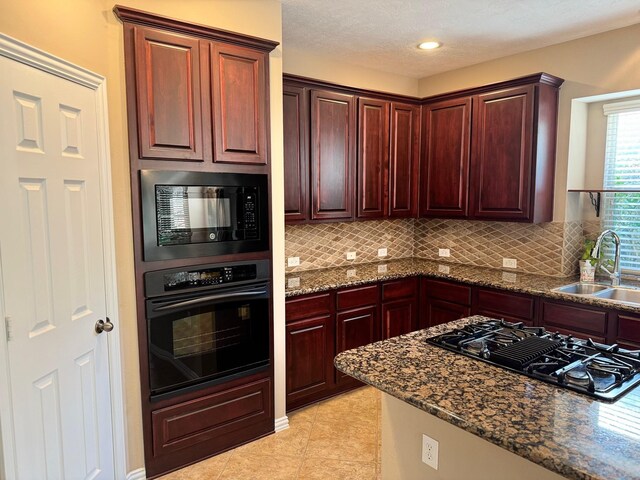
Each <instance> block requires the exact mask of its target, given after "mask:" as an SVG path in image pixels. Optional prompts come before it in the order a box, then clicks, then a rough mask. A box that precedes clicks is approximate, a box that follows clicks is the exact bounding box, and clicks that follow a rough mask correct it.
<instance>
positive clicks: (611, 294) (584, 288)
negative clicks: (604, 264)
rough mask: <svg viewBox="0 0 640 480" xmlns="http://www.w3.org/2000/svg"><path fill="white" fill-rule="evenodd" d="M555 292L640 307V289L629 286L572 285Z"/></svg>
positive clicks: (559, 288)
mask: <svg viewBox="0 0 640 480" xmlns="http://www.w3.org/2000/svg"><path fill="white" fill-rule="evenodd" d="M553 291H554V292H559V293H568V294H569V295H579V296H583V297H592V298H601V299H603V300H611V301H614V302H622V303H632V304H635V305H640V289H638V288H633V287H628V286H624V287H613V286H611V285H600V284H593V283H571V284H569V285H564V286H562V287H558V288H554V289H553Z"/></svg>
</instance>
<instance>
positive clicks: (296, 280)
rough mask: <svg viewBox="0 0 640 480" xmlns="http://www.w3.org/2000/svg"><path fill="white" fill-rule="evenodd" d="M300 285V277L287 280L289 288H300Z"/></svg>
mask: <svg viewBox="0 0 640 480" xmlns="http://www.w3.org/2000/svg"><path fill="white" fill-rule="evenodd" d="M299 286H300V277H293V278H290V279H288V280H287V288H298V287H299Z"/></svg>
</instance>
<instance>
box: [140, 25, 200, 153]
mask: <svg viewBox="0 0 640 480" xmlns="http://www.w3.org/2000/svg"><path fill="white" fill-rule="evenodd" d="M135 72H136V86H135V88H136V98H137V112H138V148H139V155H140V158H157V159H171V160H191V161H203V160H204V159H205V153H204V149H203V140H202V132H203V128H204V127H206V128H210V124H209V122H208V121H205V120H203V117H204V116H203V115H202V108H201V97H202V95H201V80H202V79H201V77H200V45H199V42H198V39H195V38H189V37H186V36H183V35H175V34H171V33H163V32H160V31H158V30H154V29H150V28H141V27H136V28H135ZM205 123H206V125H205Z"/></svg>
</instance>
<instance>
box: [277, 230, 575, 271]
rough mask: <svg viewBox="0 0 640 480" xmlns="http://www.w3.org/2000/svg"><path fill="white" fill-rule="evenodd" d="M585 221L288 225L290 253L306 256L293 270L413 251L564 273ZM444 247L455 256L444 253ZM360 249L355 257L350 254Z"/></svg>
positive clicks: (417, 254) (435, 257) (433, 256)
mask: <svg viewBox="0 0 640 480" xmlns="http://www.w3.org/2000/svg"><path fill="white" fill-rule="evenodd" d="M583 238H584V237H583V227H582V224H581V223H580V222H566V223H565V222H552V223H544V224H538V225H532V224H521V223H507V222H481V221H473V220H440V219H417V220H414V219H403V220H379V221H364V222H350V223H323V224H315V225H288V226H287V227H286V229H285V255H286V257H300V266H298V267H286V271H287V272H295V271H302V270H313V269H318V268H328V267H336V266H345V265H350V264H354V263H356V264H357V263H369V262H375V261H378V260H380V259H379V258H378V256H377V254H378V248H383V247H386V248H387V249H388V257H387V258H394V259H397V258H407V257H411V256H415V257H419V258H427V259H431V260H441V261H448V262H454V263H462V264H467V265H476V266H486V267H490V268H498V269H501V268H502V259H503V257H504V258H515V259H516V260H517V261H518V268H517V269H515V270H516V271H521V272H527V273H536V274H540V275H551V276H564V275H572V274H574V273H576V272H577V269H578V259H579V257H580V255H581V253H582V242H583ZM439 248H448V249H450V253H451V257H449V258H446V259H445V258H441V257H439V256H438V249H439ZM347 251H355V252H356V253H357V258H356V260H355V261H350V260H347V259H346V252H347Z"/></svg>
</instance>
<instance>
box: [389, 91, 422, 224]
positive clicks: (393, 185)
mask: <svg viewBox="0 0 640 480" xmlns="http://www.w3.org/2000/svg"><path fill="white" fill-rule="evenodd" d="M419 155H420V108H419V107H417V106H416V105H410V104H407V103H398V102H391V134H390V152H389V190H388V191H389V202H388V205H389V207H388V208H389V216H390V217H413V216H415V215H416V212H417V202H418V162H419V161H420V157H419Z"/></svg>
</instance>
